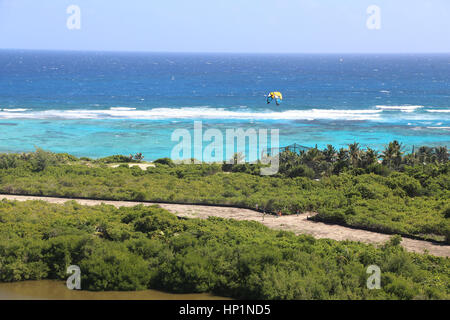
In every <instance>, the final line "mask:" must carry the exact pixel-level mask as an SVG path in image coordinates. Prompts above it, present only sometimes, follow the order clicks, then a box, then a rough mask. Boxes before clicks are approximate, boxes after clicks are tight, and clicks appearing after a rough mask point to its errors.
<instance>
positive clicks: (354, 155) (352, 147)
mask: <svg viewBox="0 0 450 320" xmlns="http://www.w3.org/2000/svg"><path fill="white" fill-rule="evenodd" d="M348 150H349V151H348V153H349V155H350V163H351V164H352V167H353V168H357V167H358V163H359V160H360V158H361V150H360V147H359V143H357V142H354V143H352V144H349V145H348Z"/></svg>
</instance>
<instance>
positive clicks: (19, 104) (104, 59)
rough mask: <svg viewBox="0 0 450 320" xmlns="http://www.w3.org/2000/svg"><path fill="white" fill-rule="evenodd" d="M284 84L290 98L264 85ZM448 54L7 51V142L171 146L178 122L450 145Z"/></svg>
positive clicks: (288, 139) (53, 146) (318, 140)
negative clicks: (277, 100)
mask: <svg viewBox="0 0 450 320" xmlns="http://www.w3.org/2000/svg"><path fill="white" fill-rule="evenodd" d="M269 91H281V92H283V95H284V101H283V103H282V105H280V106H278V107H277V106H276V105H274V104H270V105H267V104H266V103H265V97H264V95H265V94H266V93H267V92H269ZM449 112H450V55H428V56H389V55H381V56H375V55H369V56H355V55H342V56H339V55H326V56H323V55H312V56H311V55H213V54H209V55H200V54H144V53H140V54H132V53H127V54H125V53H68V52H33V51H0V133H1V135H0V151H1V152H5V151H29V150H33V149H34V147H35V146H36V147H41V148H44V149H48V150H52V151H55V152H69V153H72V154H75V155H77V156H90V157H101V156H106V155H111V154H130V153H136V152H142V153H144V155H145V156H146V159H148V160H151V159H156V158H159V157H166V156H170V153H171V150H172V148H173V147H174V146H175V145H176V144H177V142H175V141H171V134H172V132H173V131H174V130H176V129H181V128H185V129H188V130H192V128H193V124H194V121H195V120H201V121H202V122H203V126H204V129H205V130H206V129H208V128H216V129H219V130H221V131H222V132H223V134H224V135H225V130H226V129H227V128H233V129H235V128H244V129H248V128H255V129H261V128H267V129H279V132H280V145H288V144H291V143H294V142H297V143H299V144H302V145H306V146H314V145H315V144H317V145H318V146H320V147H324V146H325V145H326V144H328V143H331V144H334V145H335V146H344V145H346V144H348V143H352V142H354V141H358V142H360V143H361V144H362V145H363V146H371V147H375V148H377V149H381V148H383V146H384V145H385V144H386V143H387V142H389V141H391V140H393V139H397V140H400V141H401V142H403V143H404V144H405V145H406V147H407V148H411V146H412V145H416V146H417V145H423V144H426V145H447V146H449V145H450V113H449Z"/></svg>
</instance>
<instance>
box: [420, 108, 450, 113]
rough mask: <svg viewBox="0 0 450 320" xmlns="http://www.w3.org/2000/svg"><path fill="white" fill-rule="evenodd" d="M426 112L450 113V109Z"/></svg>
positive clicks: (428, 110)
mask: <svg viewBox="0 0 450 320" xmlns="http://www.w3.org/2000/svg"><path fill="white" fill-rule="evenodd" d="M425 111H426V112H433V113H450V109H426V110H425Z"/></svg>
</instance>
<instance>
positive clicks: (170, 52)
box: [0, 48, 450, 55]
mask: <svg viewBox="0 0 450 320" xmlns="http://www.w3.org/2000/svg"><path fill="white" fill-rule="evenodd" d="M0 51H42V52H74V53H147V54H223V55H226V54H254V55H448V54H450V52H427V51H422V52H364V51H359V52H254V51H163V50H160V51H159V50H155V51H150V50H149V51H147V50H101V49H100V50H97V49H85V50H83V49H30V48H0Z"/></svg>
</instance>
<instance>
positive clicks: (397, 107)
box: [375, 106, 423, 112]
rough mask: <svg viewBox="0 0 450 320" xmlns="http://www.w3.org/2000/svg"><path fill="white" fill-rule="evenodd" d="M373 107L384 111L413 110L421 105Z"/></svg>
mask: <svg viewBox="0 0 450 320" xmlns="http://www.w3.org/2000/svg"><path fill="white" fill-rule="evenodd" d="M375 108H377V109H381V110H386V111H401V112H414V111H416V110H417V109H421V108H423V106H375Z"/></svg>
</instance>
